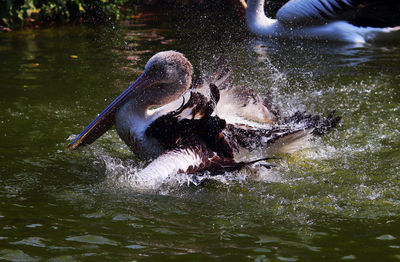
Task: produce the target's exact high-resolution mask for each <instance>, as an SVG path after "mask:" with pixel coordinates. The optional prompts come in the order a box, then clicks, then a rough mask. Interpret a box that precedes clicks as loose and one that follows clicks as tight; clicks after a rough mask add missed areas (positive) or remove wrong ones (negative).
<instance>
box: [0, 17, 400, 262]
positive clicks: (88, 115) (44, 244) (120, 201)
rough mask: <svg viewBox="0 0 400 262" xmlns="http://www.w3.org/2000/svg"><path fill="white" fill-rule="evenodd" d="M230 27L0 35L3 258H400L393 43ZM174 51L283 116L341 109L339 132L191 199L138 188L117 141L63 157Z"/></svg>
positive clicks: (190, 192)
mask: <svg viewBox="0 0 400 262" xmlns="http://www.w3.org/2000/svg"><path fill="white" fill-rule="evenodd" d="M182 16H183V17H185V19H182ZM235 19H237V18H236V17H235V16H234V14H215V13H214V14H209V13H206V14H204V13H200V12H199V13H198V14H197V15H192V16H189V15H185V14H183V13H180V12H172V11H169V12H167V14H165V13H164V14H161V13H156V14H149V15H145V16H143V17H142V18H140V19H137V20H131V21H127V22H124V23H122V24H121V25H117V26H116V27H100V28H88V27H61V28H52V29H40V30H27V31H17V32H11V33H7V34H1V35H0V57H1V59H0V87H1V88H0V90H1V97H2V99H0V110H1V112H2V114H0V145H1V147H0V151H1V152H0V170H1V176H0V260H6V261H36V260H40V261H42V260H48V261H81V260H83V261H98V260H101V261H132V260H151V261H154V260H162V261H164V260H166V259H169V260H172V259H182V260H183V259H185V260H196V261H198V260H207V261H208V260H222V259H224V260H228V259H231V260H240V261H243V260H250V261H320V260H324V261H338V260H339V261H340V260H344V261H346V260H357V261H396V260H399V259H400V223H399V219H398V217H399V215H400V207H399V205H400V198H399V195H400V181H399V177H398V174H399V170H400V161H399V160H400V153H399V152H400V143H399V141H400V139H399V138H400V132H399V124H398V122H399V110H400V92H399V86H400V74H399V72H400V63H399V61H400V47H399V45H398V44H396V43H391V44H389V43H386V44H375V45H370V46H365V47H358V46H346V45H339V44H326V43H313V42H306V43H296V42H294V41H284V42H274V41H269V40H265V39H264V40H263V39H258V38H256V37H254V36H251V35H249V34H248V33H247V32H246V29H245V28H244V27H243V26H242V25H241V24H240V22H239V21H236V22H235ZM237 20H238V19H237ZM183 21H185V22H183ZM169 49H174V50H179V51H181V52H183V53H184V54H186V56H187V57H188V58H189V59H190V60H191V61H192V63H193V65H194V67H195V68H196V73H207V72H211V71H212V70H213V65H215V63H216V60H217V58H218V57H219V56H221V55H225V56H226V57H228V58H229V59H230V60H231V63H232V64H233V65H234V66H236V71H235V74H234V77H235V81H236V83H237V84H246V85H248V86H251V87H253V88H254V89H256V90H257V91H258V92H260V93H264V92H266V90H268V89H271V90H272V92H273V94H274V96H275V97H276V102H277V103H278V104H279V105H280V107H281V108H282V111H283V112H285V113H286V114H290V113H293V112H294V111H296V110H307V111H309V112H313V113H319V114H322V115H324V114H327V113H328V112H330V110H332V109H336V110H338V113H339V114H341V115H343V121H342V123H341V125H340V126H339V127H338V128H337V129H336V130H334V131H333V132H331V133H329V134H328V135H326V136H324V137H322V138H316V139H314V140H313V141H311V144H310V146H309V147H308V148H307V149H305V150H302V151H300V152H297V153H294V154H291V155H282V156H281V157H282V159H281V160H277V161H276V162H275V163H276V164H277V167H276V168H273V169H272V170H261V171H260V172H258V173H256V174H254V173H251V172H248V171H246V170H244V171H242V172H239V173H233V174H226V176H220V177H217V178H215V179H211V180H208V181H206V182H205V183H204V184H203V185H202V186H193V185H190V186H188V183H187V182H188V179H187V178H185V177H182V176H177V177H175V178H172V179H170V180H169V181H166V182H165V183H164V184H162V185H160V186H159V187H155V188H152V189H151V190H143V189H141V187H140V185H141V184H140V178H138V177H137V175H136V174H137V173H136V172H137V170H139V169H140V168H142V167H143V165H144V163H141V162H140V161H138V160H137V158H136V157H135V155H133V154H132V153H130V152H129V150H128V149H127V147H126V146H125V145H124V144H123V143H122V142H121V141H120V139H119V138H118V136H117V134H116V132H115V131H114V130H113V131H111V132H108V133H107V134H106V135H105V136H103V137H102V138H101V139H99V141H97V142H96V143H95V144H93V145H92V146H91V147H88V148H85V149H84V150H80V151H76V152H67V151H66V145H67V144H68V142H69V141H71V139H72V137H73V136H71V135H76V134H78V133H79V132H80V131H81V130H82V129H83V128H84V127H85V126H86V125H87V124H88V123H89V122H90V121H91V120H92V119H93V118H94V117H95V116H96V114H97V113H99V112H100V111H101V110H102V109H103V108H104V107H105V106H106V105H107V104H108V103H109V102H110V101H111V100H112V99H113V98H114V97H116V96H117V95H118V94H119V93H120V92H121V91H123V90H124V88H126V87H127V86H128V85H129V84H130V83H131V82H132V81H133V80H134V79H135V78H136V77H137V76H138V75H139V74H140V73H141V72H142V70H143V66H144V64H145V63H146V61H147V60H148V59H149V58H150V57H151V56H152V55H153V54H154V53H155V52H158V51H161V50H169Z"/></svg>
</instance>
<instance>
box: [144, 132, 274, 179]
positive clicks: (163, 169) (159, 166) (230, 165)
mask: <svg viewBox="0 0 400 262" xmlns="http://www.w3.org/2000/svg"><path fill="white" fill-rule="evenodd" d="M268 159H273V158H262V159H257V160H254V161H242V162H236V161H235V160H234V159H233V157H224V156H221V155H220V154H219V153H218V152H215V151H213V150H212V149H210V147H209V145H208V144H207V143H206V142H205V141H204V140H203V139H201V138H200V137H199V136H197V135H193V136H192V137H190V138H188V139H184V140H180V141H178V145H177V147H176V148H174V149H171V150H168V151H166V152H165V153H163V154H162V155H160V156H158V157H157V158H156V159H155V160H153V161H152V162H151V163H150V164H149V165H148V166H146V167H145V168H144V169H143V170H142V171H141V175H142V176H150V177H162V178H167V177H168V176H170V175H173V174H204V173H205V172H207V173H208V174H210V175H218V174H222V173H225V172H232V171H236V170H240V169H241V168H243V167H244V166H247V165H251V164H253V163H256V162H258V161H263V160H268ZM265 166H266V167H270V166H271V165H269V164H267V165H265Z"/></svg>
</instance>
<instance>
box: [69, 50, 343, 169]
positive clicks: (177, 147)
mask: <svg viewBox="0 0 400 262" xmlns="http://www.w3.org/2000/svg"><path fill="white" fill-rule="evenodd" d="M221 68H222V69H220V70H219V71H217V72H216V73H215V74H214V75H213V76H211V77H210V78H209V79H206V80H202V81H195V82H194V83H192V73H193V68H192V65H191V64H190V62H189V61H188V60H187V59H186V58H185V57H184V56H183V55H182V54H181V53H178V52H175V51H165V52H160V53H158V54H156V55H154V56H153V57H152V58H151V59H150V60H149V61H148V62H147V64H146V66H145V71H144V73H143V74H142V75H141V76H140V77H139V78H138V79H137V80H136V81H135V82H134V83H133V84H132V85H131V86H129V87H128V88H127V89H126V90H125V91H124V92H123V93H122V94H121V95H120V96H118V97H117V98H116V99H115V100H114V101H113V102H112V103H111V104H110V105H109V106H107V107H106V109H104V110H103V112H102V113H100V114H99V115H98V117H97V118H96V119H95V120H93V122H92V123H90V124H89V125H88V126H87V127H86V128H85V129H84V130H83V131H82V133H80V134H79V135H78V136H77V137H76V138H75V140H74V141H72V142H71V143H70V144H69V145H68V149H70V150H73V149H76V148H79V147H80V146H84V145H88V144H91V143H93V142H94V141H95V140H96V139H97V138H99V137H100V136H101V135H102V134H104V133H105V132H106V131H107V130H108V129H110V128H111V127H112V126H114V125H115V127H116V130H117V132H118V135H119V136H120V137H121V139H122V140H123V141H124V142H125V143H126V144H127V145H128V146H129V147H130V148H131V149H132V151H133V152H135V153H136V154H137V155H138V156H140V157H142V158H144V159H154V160H153V161H152V162H151V163H150V164H149V165H148V166H147V167H146V168H144V169H143V170H142V172H143V173H152V174H159V175H160V177H161V176H163V177H165V176H167V175H170V174H172V173H187V174H189V173H190V174H193V173H203V172H205V171H207V172H209V173H211V174H217V173H223V172H225V171H232V170H238V169H240V168H242V167H243V166H246V165H249V164H252V163H254V162H257V161H260V160H265V158H263V159H257V160H255V161H254V160H253V161H248V160H247V159H244V160H242V161H238V159H239V158H240V155H241V154H242V153H243V152H253V151H256V150H259V149H260V148H262V149H265V151H264V152H265V153H271V152H277V151H280V150H281V149H284V148H285V151H287V152H290V151H293V148H291V145H293V144H295V142H296V141H300V140H304V139H307V138H308V137H310V136H311V135H319V134H323V133H325V132H326V131H328V130H329V129H331V128H332V127H334V126H336V125H337V123H338V122H339V120H340V117H333V114H331V115H329V116H328V117H327V118H325V119H320V117H319V116H318V115H309V114H306V113H304V112H297V113H296V114H294V115H293V116H291V117H288V118H284V117H281V116H280V113H279V109H277V108H276V107H274V106H273V104H272V102H271V98H270V97H267V98H262V97H260V96H259V95H257V94H255V93H254V91H253V90H251V89H249V88H247V87H237V86H233V85H232V84H231V83H230V74H231V72H230V70H229V69H227V68H226V66H221ZM153 107H157V109H155V110H153V109H151V108H153ZM217 113H218V114H217ZM228 115H230V116H233V117H234V119H246V123H242V122H240V121H239V122H238V121H230V122H229V121H227V119H228ZM267 166H268V165H267Z"/></svg>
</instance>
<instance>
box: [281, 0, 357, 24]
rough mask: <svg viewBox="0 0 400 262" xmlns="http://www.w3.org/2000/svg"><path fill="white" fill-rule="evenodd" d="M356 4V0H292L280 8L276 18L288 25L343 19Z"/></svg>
mask: <svg viewBox="0 0 400 262" xmlns="http://www.w3.org/2000/svg"><path fill="white" fill-rule="evenodd" d="M354 6H355V3H354V0H291V1H289V2H287V3H286V4H285V5H283V6H282V7H281V8H280V9H279V11H278V12H277V14H276V18H277V19H278V20H279V22H281V23H282V24H286V25H296V24H298V25H305V24H315V23H323V22H326V21H328V20H339V19H342V18H343V16H347V15H348V14H347V13H348V12H349V11H351V10H354V9H355V7H354ZM345 14H346V15H345Z"/></svg>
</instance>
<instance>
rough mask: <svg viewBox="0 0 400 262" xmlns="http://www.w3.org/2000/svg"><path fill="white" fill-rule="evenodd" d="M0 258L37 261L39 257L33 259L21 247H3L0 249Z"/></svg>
mask: <svg viewBox="0 0 400 262" xmlns="http://www.w3.org/2000/svg"><path fill="white" fill-rule="evenodd" d="M0 259H4V260H7V261H13V262H19V261H21V262H25V261H35V260H37V259H33V258H32V257H30V256H29V255H27V254H25V253H24V252H23V251H22V250H19V249H2V250H0Z"/></svg>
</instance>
